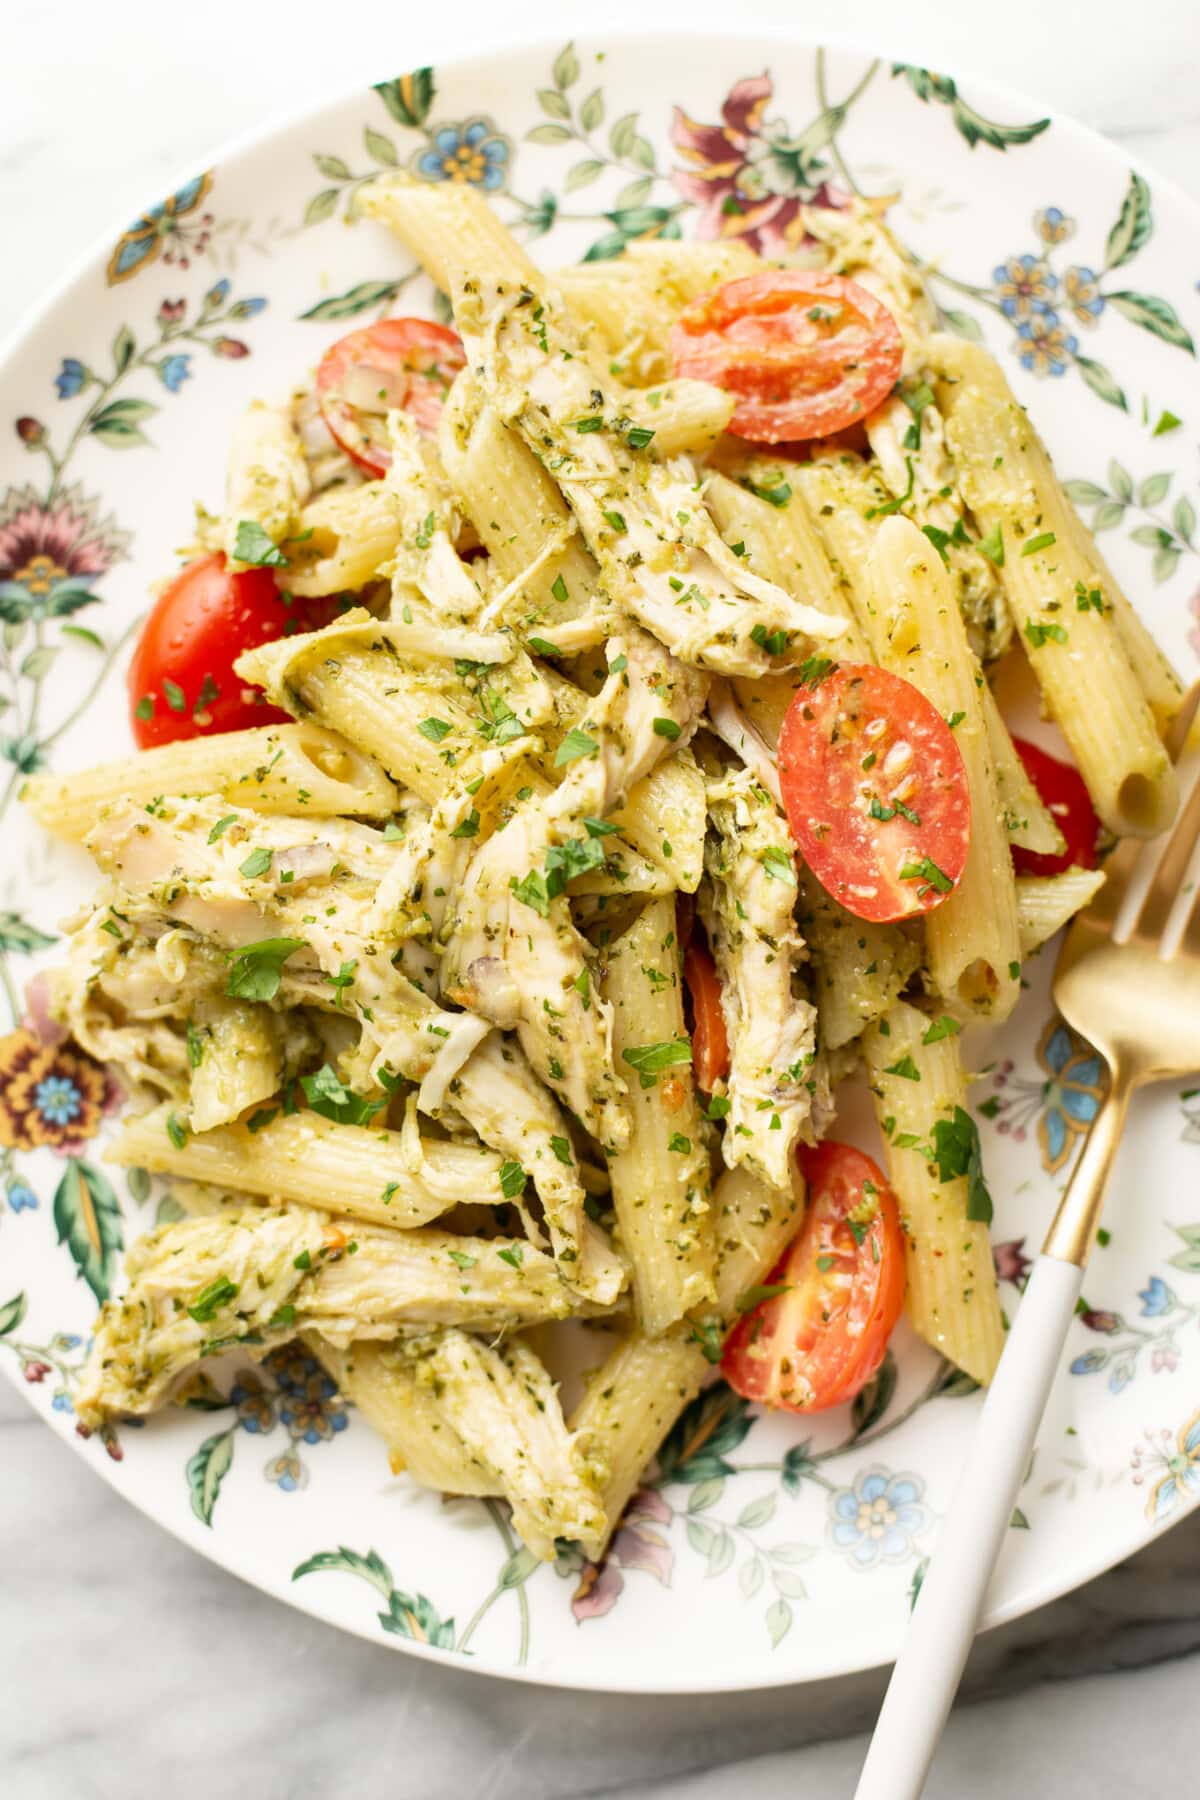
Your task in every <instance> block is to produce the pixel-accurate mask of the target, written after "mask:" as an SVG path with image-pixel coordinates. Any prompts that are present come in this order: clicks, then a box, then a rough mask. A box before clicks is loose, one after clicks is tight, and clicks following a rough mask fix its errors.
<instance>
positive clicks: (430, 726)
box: [417, 719, 454, 744]
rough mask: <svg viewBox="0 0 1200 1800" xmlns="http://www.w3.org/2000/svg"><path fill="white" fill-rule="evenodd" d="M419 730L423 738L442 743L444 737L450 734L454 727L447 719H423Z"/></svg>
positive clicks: (418, 727) (433, 742)
mask: <svg viewBox="0 0 1200 1800" xmlns="http://www.w3.org/2000/svg"><path fill="white" fill-rule="evenodd" d="M417 730H418V731H419V732H420V734H421V736H422V737H423V738H428V739H429V742H430V743H431V744H440V743H441V741H442V739H443V738H447V737H449V736H450V733H451V732H452V731H453V730H454V727H453V725H448V724H447V723H446V721H445V719H422V720H421V723H420V724H419V725H418V726H417Z"/></svg>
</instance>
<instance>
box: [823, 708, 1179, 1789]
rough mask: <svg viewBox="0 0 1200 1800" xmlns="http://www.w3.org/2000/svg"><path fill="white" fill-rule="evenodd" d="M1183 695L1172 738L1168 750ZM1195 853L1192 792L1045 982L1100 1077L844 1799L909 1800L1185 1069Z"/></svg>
mask: <svg viewBox="0 0 1200 1800" xmlns="http://www.w3.org/2000/svg"><path fill="white" fill-rule="evenodd" d="M1198 704H1200V685H1198V686H1197V687H1195V688H1193V689H1192V691H1191V693H1190V694H1189V695H1188V698H1187V701H1186V702H1185V704H1184V707H1183V708H1182V710H1181V712H1180V715H1179V717H1178V719H1177V720H1176V721H1175V725H1174V728H1173V730H1172V734H1171V737H1172V749H1173V751H1175V752H1176V753H1178V752H1179V751H1181V750H1182V747H1183V745H1184V744H1185V742H1186V741H1187V736H1188V732H1189V730H1190V727H1191V723H1192V720H1193V718H1194V717H1195V714H1196V710H1197V706H1198ZM1198 840H1200V779H1198V780H1197V781H1196V782H1195V783H1194V784H1193V786H1192V790H1191V793H1190V796H1189V797H1188V799H1187V801H1186V804H1185V805H1184V808H1183V810H1182V812H1181V814H1180V816H1179V818H1178V820H1177V821H1176V824H1175V826H1174V828H1173V830H1172V831H1171V833H1170V836H1169V838H1167V839H1166V848H1165V849H1163V847H1162V846H1163V841H1164V840H1163V838H1158V839H1155V840H1154V841H1153V842H1152V843H1150V844H1148V845H1147V844H1145V843H1142V842H1139V841H1138V840H1136V839H1127V840H1126V841H1125V842H1124V843H1123V844H1122V845H1121V846H1120V848H1119V849H1118V850H1117V851H1116V852H1114V854H1113V856H1112V857H1111V859H1110V860H1109V863H1108V866H1107V875H1108V879H1107V880H1106V882H1105V884H1104V886H1103V887H1102V888H1101V889H1100V891H1099V893H1098V894H1097V896H1096V898H1095V900H1094V901H1093V903H1092V905H1091V906H1090V907H1088V908H1087V909H1086V910H1085V911H1084V912H1082V913H1080V914H1079V916H1078V918H1077V919H1076V920H1075V921H1074V923H1073V924H1072V926H1071V928H1070V930H1069V932H1068V933H1067V936H1066V939H1065V941H1064V943H1063V946H1062V950H1061V952H1060V954H1059V959H1058V966H1057V968H1056V970H1055V974H1054V998H1055V1001H1056V1002H1057V1004H1058V1009H1059V1011H1060V1012H1061V1013H1062V1015H1063V1017H1064V1018H1065V1019H1066V1020H1067V1022H1068V1023H1069V1024H1071V1025H1073V1026H1074V1027H1075V1029H1076V1030H1077V1031H1078V1032H1079V1033H1080V1034H1081V1035H1082V1036H1083V1037H1085V1038H1087V1039H1088V1041H1089V1042H1090V1043H1092V1044H1094V1045H1095V1047H1096V1049H1097V1050H1098V1051H1099V1052H1100V1054H1101V1055H1102V1056H1103V1058H1104V1060H1105V1062H1106V1063H1107V1065H1108V1070H1109V1076H1110V1083H1109V1091H1108V1096H1107V1099H1106V1100H1105V1102H1104V1104H1103V1106H1102V1107H1101V1109H1100V1111H1099V1113H1098V1114H1097V1116H1096V1120H1095V1123H1094V1124H1093V1126H1092V1129H1091V1132H1090V1134H1089V1136H1088V1139H1087V1142H1086V1143H1085V1145H1084V1147H1083V1152H1082V1154H1081V1156H1080V1158H1079V1161H1078V1163H1077V1164H1076V1166H1075V1172H1074V1174H1073V1175H1072V1177H1071V1180H1070V1183H1069V1184H1068V1187H1067V1190H1066V1192H1065V1194H1064V1195H1063V1198H1062V1201H1061V1203H1060V1205H1059V1208H1058V1211H1057V1213H1056V1214H1055V1216H1054V1221H1053V1223H1052V1224H1051V1226H1050V1230H1049V1231H1048V1233H1047V1234H1046V1240H1045V1243H1044V1244H1043V1246H1042V1252H1041V1255H1040V1256H1039V1257H1038V1259H1037V1261H1036V1263H1035V1264H1034V1266H1033V1270H1032V1272H1031V1274H1030V1277H1029V1281H1028V1284H1027V1285H1026V1288H1025V1292H1024V1294H1023V1295H1022V1298H1021V1304H1020V1307H1019V1309H1018V1312H1017V1317H1016V1321H1015V1323H1014V1325H1013V1328H1012V1330H1011V1331H1010V1333H1009V1335H1008V1341H1007V1343H1006V1344H1005V1347H1004V1354H1003V1356H1002V1357H1001V1359H1000V1366H999V1368H998V1369H997V1371H996V1377H995V1380H994V1381H993V1382H992V1385H991V1387H990V1388H989V1390H988V1395H987V1399H986V1401H985V1402H984V1406H983V1411H982V1413H981V1414H980V1419H979V1426H978V1430H977V1433H976V1437H975V1441H974V1443H973V1444H972V1446H971V1452H970V1455H969V1458H968V1460H967V1464H966V1467H965V1468H964V1470H963V1473H962V1475H961V1477H960V1481H959V1486H958V1489H957V1491H956V1493H955V1496H954V1499H953V1502H952V1504H951V1507H950V1511H949V1513H948V1515H947V1517H946V1520H945V1523H944V1524H943V1525H942V1527H941V1530H940V1532H939V1534H938V1541H937V1546H936V1549H935V1552H934V1556H933V1559H932V1561H931V1563H930V1566H929V1569H928V1571H927V1573H926V1576H925V1579H924V1581H923V1583H922V1585H921V1594H920V1599H919V1602H918V1604H917V1605H916V1607H915V1609H914V1611H913V1616H912V1619H911V1621H910V1624H909V1629H908V1633H907V1636H906V1638H905V1641H904V1645H903V1647H902V1649H901V1652H900V1655H899V1657H898V1659H897V1661H896V1667H895V1669H894V1670H893V1672H892V1679H891V1682H890V1684H889V1686H888V1691H887V1694H886V1696H885V1698H884V1702H883V1707H882V1709H881V1711H880V1714H879V1719H878V1721H877V1723H876V1726H875V1734H874V1736H873V1738H872V1739H871V1746H870V1749H869V1750H868V1752H867V1760H866V1763H865V1764H864V1766H863V1772H862V1776H861V1778H860V1780H859V1785H858V1787H857V1789H856V1800H916V1796H918V1795H919V1794H920V1792H921V1790H922V1788H923V1786H924V1783H925V1777H926V1774H927V1773H928V1770H929V1765H930V1762H931V1761H932V1759H933V1753H934V1751H935V1749H936V1747H937V1741H938V1738H939V1737H940V1735H941V1731H942V1727H943V1725H944V1724H945V1722H946V1717H947V1714H948V1713H949V1711H950V1707H951V1705H952V1703H953V1700H954V1695H955V1692H956V1690H957V1687H958V1682H959V1677H960V1675H961V1674H962V1668H963V1664H964V1662H965V1661H966V1658H967V1652H968V1650H969V1649H970V1646H971V1639H972V1637H973V1636H974V1634H975V1627H976V1624H977V1622H978V1618H979V1613H980V1610H981V1608H982V1605H983V1599H984V1595H985V1593H986V1591H987V1586H988V1583H989V1581H990V1579H991V1574H992V1569H993V1566H994V1564H995V1561H996V1557H997V1556H998V1554H999V1551H1000V1546H1001V1544H1002V1542H1003V1540H1004V1536H1005V1533H1006V1531H1007V1528H1008V1524H1009V1520H1010V1519H1011V1517H1012V1508H1013V1502H1014V1500H1015V1499H1016V1495H1017V1491H1018V1489H1019V1488H1020V1486H1021V1482H1022V1480H1023V1479H1024V1477H1025V1473H1026V1471H1027V1469H1028V1466H1029V1458H1030V1453H1031V1451H1032V1449H1033V1442H1034V1437H1035V1435H1036V1433H1037V1429H1038V1425H1039V1424H1040V1422H1041V1417H1042V1413H1043V1411H1044V1410H1045V1405H1046V1400H1047V1397H1048V1395H1049V1392H1050V1388H1051V1386H1052V1384H1053V1381H1054V1377H1055V1375H1056V1373H1057V1371H1058V1366H1059V1361H1060V1359H1061V1355H1062V1349H1063V1345H1064V1343H1065V1341H1066V1336H1067V1330H1068V1327H1069V1325H1070V1322H1071V1317H1072V1314H1073V1312H1074V1310H1075V1304H1076V1301H1077V1300H1078V1298H1079V1290H1080V1287H1081V1286H1082V1283H1083V1270H1084V1265H1085V1264H1086V1262H1087V1258H1088V1253H1089V1252H1090V1250H1091V1247H1092V1243H1093V1240H1094V1238H1095V1235H1096V1229H1097V1227H1098V1225H1099V1223H1100V1210H1101V1206H1102V1203H1103V1200H1104V1192H1105V1188H1106V1186H1107V1183H1108V1178H1109V1175H1110V1173H1111V1170H1112V1165H1113V1159H1114V1156H1115V1154H1116V1149H1117V1145H1118V1143H1119V1141H1120V1137H1121V1132H1122V1129H1123V1127H1124V1124H1125V1116H1126V1112H1127V1110H1128V1106H1129V1100H1130V1097H1131V1096H1132V1094H1133V1093H1134V1092H1135V1090H1136V1089H1137V1088H1139V1087H1143V1086H1145V1085H1146V1084H1147V1083H1148V1082H1152V1081H1164V1080H1167V1079H1168V1078H1170V1077H1172V1076H1179V1075H1188V1074H1192V1073H1193V1072H1195V1071H1196V1070H1197V1069H1200V905H1198V904H1197V893H1196V887H1200V882H1197V883H1196V884H1195V885H1194V886H1193V887H1192V888H1191V889H1190V890H1185V888H1184V878H1185V876H1186V873H1187V869H1188V865H1189V863H1190V861H1191V859H1192V854H1193V851H1194V850H1195V847H1196V844H1197V841H1198Z"/></svg>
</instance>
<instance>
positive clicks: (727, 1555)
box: [704, 1529, 737, 1581]
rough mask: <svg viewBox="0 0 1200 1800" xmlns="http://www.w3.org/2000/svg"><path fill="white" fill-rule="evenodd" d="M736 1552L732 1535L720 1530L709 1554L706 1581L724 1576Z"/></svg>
mask: <svg viewBox="0 0 1200 1800" xmlns="http://www.w3.org/2000/svg"><path fill="white" fill-rule="evenodd" d="M736 1552H737V1545H736V1544H735V1543H734V1540H733V1535H732V1533H731V1532H728V1531H725V1530H724V1529H718V1531H717V1535H716V1538H715V1540H714V1542H713V1547H712V1549H711V1550H710V1551H709V1553H708V1567H707V1569H705V1571H704V1578H705V1580H706V1581H712V1580H714V1579H715V1577H716V1576H718V1575H723V1574H724V1573H725V1571H726V1569H727V1568H729V1566H730V1564H731V1563H732V1561H733V1559H734V1556H735V1554H736Z"/></svg>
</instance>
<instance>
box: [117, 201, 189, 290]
mask: <svg viewBox="0 0 1200 1800" xmlns="http://www.w3.org/2000/svg"><path fill="white" fill-rule="evenodd" d="M211 188H212V176H211V175H210V174H209V175H197V176H196V177H195V179H194V180H192V181H188V182H185V183H184V185H183V187H181V188H180V189H179V190H178V191H177V192H176V193H174V194H172V195H171V197H170V199H169V200H164V201H163V202H162V204H161V205H160V206H148V207H147V208H146V210H145V212H144V213H143V214H142V215H141V217H140V218H138V219H135V220H134V222H133V224H132V225H131V226H130V227H129V229H128V231H125V232H123V233H122V235H121V238H120V241H119V242H118V244H117V246H116V249H115V250H114V251H113V253H112V255H111V256H110V257H109V259H108V269H107V276H108V284H109V286H110V287H114V286H115V285H116V283H117V282H118V281H128V280H129V278H130V276H132V275H136V274H137V273H138V271H139V270H140V269H144V268H148V267H149V265H150V264H151V263H152V262H154V261H155V260H156V258H157V257H158V256H160V255H161V256H162V259H163V261H164V262H169V263H177V264H178V265H179V267H180V268H181V269H186V268H187V266H188V259H189V254H190V255H195V254H197V253H198V252H199V251H201V250H203V249H204V248H205V246H206V245H207V243H208V240H209V237H210V235H211V231H212V225H213V215H212V214H211V213H210V212H205V213H201V214H200V215H199V217H198V218H195V219H192V218H189V216H188V215H189V214H191V213H194V212H195V210H196V208H197V207H198V206H199V205H200V203H201V201H202V200H204V199H205V198H206V197H207V195H208V193H209V191H210V190H211Z"/></svg>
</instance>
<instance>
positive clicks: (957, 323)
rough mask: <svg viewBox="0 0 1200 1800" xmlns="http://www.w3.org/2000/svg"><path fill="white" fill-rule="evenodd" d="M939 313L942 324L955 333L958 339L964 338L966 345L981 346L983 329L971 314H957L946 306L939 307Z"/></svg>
mask: <svg viewBox="0 0 1200 1800" xmlns="http://www.w3.org/2000/svg"><path fill="white" fill-rule="evenodd" d="M940 311H941V315H942V324H943V325H945V326H946V327H947V328H948V329H949V330H950V331H953V332H955V333H956V334H957V335H958V336H959V337H960V338H966V339H967V341H968V343H971V344H982V342H983V327H982V326H981V325H980V323H979V320H978V319H976V318H975V317H974V316H973V315H972V314H971V313H965V312H958V311H956V310H955V309H954V308H953V307H948V306H943V307H941V308H940Z"/></svg>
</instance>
